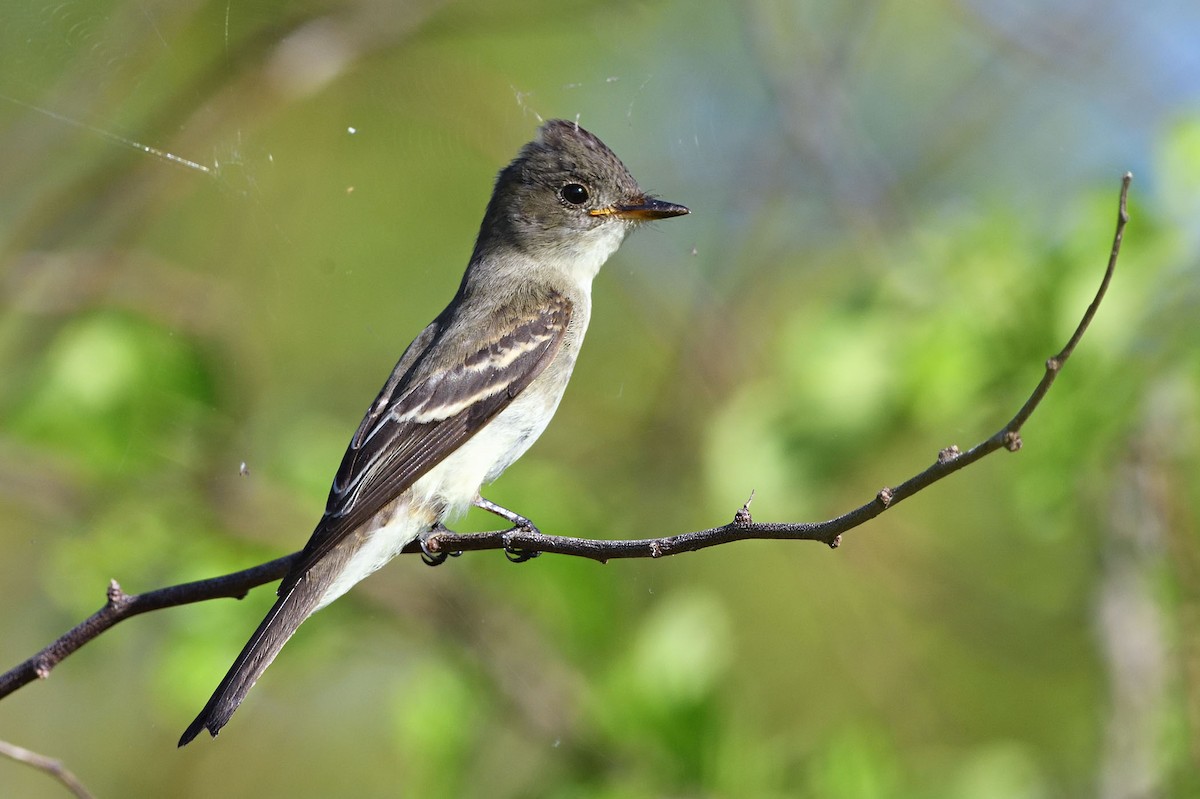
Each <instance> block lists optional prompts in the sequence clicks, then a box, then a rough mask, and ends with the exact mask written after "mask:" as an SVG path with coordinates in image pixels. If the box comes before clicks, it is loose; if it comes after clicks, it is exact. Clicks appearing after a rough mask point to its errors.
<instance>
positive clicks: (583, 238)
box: [179, 119, 690, 746]
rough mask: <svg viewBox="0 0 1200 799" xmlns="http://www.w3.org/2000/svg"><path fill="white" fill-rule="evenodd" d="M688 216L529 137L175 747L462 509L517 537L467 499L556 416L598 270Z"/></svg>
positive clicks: (578, 149) (540, 135)
mask: <svg viewBox="0 0 1200 799" xmlns="http://www.w3.org/2000/svg"><path fill="white" fill-rule="evenodd" d="M688 213H690V211H689V209H688V208H686V207H685V206H682V205H677V204H675V203H671V202H666V201H664V200H661V199H658V198H656V197H654V196H651V195H649V194H647V193H646V192H644V191H643V190H642V189H641V188H640V187H639V185H638V182H637V181H636V180H635V179H634V178H633V176H632V175H631V174H630V173H629V170H628V169H627V168H626V167H625V165H624V164H623V163H622V162H621V160H620V159H619V158H618V157H617V156H616V155H615V154H614V153H613V151H612V150H610V149H609V148H608V147H607V146H606V145H605V144H604V143H603V142H602V141H601V140H600V139H599V138H598V137H596V136H595V135H593V134H592V133H589V132H588V131H587V130H585V129H584V128H582V127H580V126H579V124H578V123H577V122H572V121H568V120H561V119H552V120H549V121H547V122H545V123H544V124H543V125H542V126H541V127H540V128H539V130H538V132H537V136H536V138H534V140H533V141H530V142H529V143H527V144H526V145H524V146H523V147H522V148H521V149H520V151H519V152H518V153H517V156H516V157H515V158H514V159H513V160H512V162H511V163H509V164H508V166H506V167H504V168H503V169H502V170H500V172H499V174H498V175H497V177H496V180H495V185H494V187H493V190H492V195H491V199H490V201H489V202H488V204H487V208H486V210H485V212H484V216H483V222H482V224H481V225H480V228H479V234H478V236H477V238H476V240H475V247H474V250H473V251H472V254H471V258H470V261H469V263H468V265H467V269H466V271H465V273H464V274H463V277H462V280H461V282H460V284H459V287H458V291H457V292H456V293H455V295H454V297H453V299H452V300H451V301H450V303H449V304H448V305H447V306H446V308H445V309H444V310H443V311H442V312H441V313H440V314H438V316H437V317H436V318H435V319H434V320H433V321H432V322H430V323H429V325H428V326H427V327H425V329H424V330H422V331H421V333H420V334H419V335H418V336H417V337H416V339H414V340H413V342H412V343H411V344H409V346H408V348H407V349H406V350H405V351H404V353H403V354H402V355H401V357H400V360H399V361H398V362H397V364H396V366H395V368H394V369H393V370H392V373H391V376H390V377H389V378H388V380H387V382H386V383H385V384H384V386H383V388H382V389H381V390H380V392H379V395H378V396H377V397H376V398H375V401H374V402H372V403H371V405H370V407H369V408H368V409H367V412H366V414H365V415H364V416H363V419H362V422H361V423H360V424H359V426H358V429H357V430H356V431H355V433H354V436H353V437H352V438H351V439H350V444H349V446H348V447H347V449H346V452H345V454H344V455H343V457H342V461H341V464H340V466H339V467H338V470H337V473H336V475H335V476H334V479H333V484H332V485H331V487H330V490H329V497H328V499H327V501H326V506H325V511H324V513H323V514H322V516H321V518H320V520H319V521H318V522H317V525H316V528H315V529H314V530H313V533H312V536H311V537H310V538H309V540H308V543H307V544H306V545H305V547H304V549H303V550H302V551H301V552H300V553H299V556H298V557H297V559H295V560H294V562H293V564H292V565H291V567H290V569H289V571H288V572H287V574H286V575H285V576H284V578H283V580H282V581H281V582H280V584H279V587H278V590H277V599H276V601H275V604H274V605H273V606H272V608H271V610H270V611H269V612H268V613H267V615H266V618H264V619H263V621H262V623H261V624H260V625H259V626H258V628H257V629H256V630H255V631H254V634H253V635H252V636H251V637H250V640H249V641H248V642H247V643H246V645H245V647H244V648H243V649H242V651H241V653H240V654H239V655H238V656H237V658H236V660H234V662H233V665H232V666H231V667H230V669H229V671H228V673H227V674H226V675H225V677H224V678H223V679H222V680H221V682H220V684H219V685H218V686H217V688H216V690H215V691H214V692H213V695H212V697H211V698H210V699H209V700H208V702H207V704H205V706H204V708H203V710H201V711H200V713H199V715H197V716H196V719H195V720H194V721H193V722H192V723H191V725H190V726H188V728H187V730H186V731H185V732H184V733H183V736H182V737H181V738H180V739H179V746H184V745H186V744H187V743H189V742H190V741H192V740H193V739H194V738H195V737H196V736H197V735H198V734H199V733H200V732H201V731H202V730H205V729H207V730H208V732H209V734H210V735H212V736H213V737H216V735H217V733H218V732H219V731H220V730H221V728H222V727H224V726H225V725H226V723H228V722H229V720H230V718H231V717H232V716H233V713H234V711H236V710H237V708H238V706H239V705H240V704H241V703H242V700H243V699H245V697H246V695H247V693H248V692H249V691H250V689H251V688H252V687H253V686H254V684H255V683H256V682H257V681H258V679H259V677H261V676H262V674H263V672H265V671H266V669H267V667H268V666H270V664H271V663H272V662H273V661H274V659H275V657H276V656H277V655H278V654H279V652H280V650H281V649H282V648H283V646H284V644H285V643H287V641H288V639H289V638H291V636H292V635H293V634H294V633H295V632H296V630H297V629H298V628H299V626H300V625H301V624H302V623H303V622H304V621H305V620H306V619H307V618H308V617H309V616H311V615H312V614H313V613H315V612H316V611H318V610H320V609H321V608H323V607H325V606H326V605H328V604H329V603H331V602H333V601H334V600H335V599H337V598H338V597H340V596H342V595H343V594H345V593H346V592H347V591H348V590H350V588H351V587H352V586H354V585H355V584H356V583H358V582H359V581H360V580H362V579H364V578H365V577H367V576H368V575H369V574H371V573H373V572H374V571H376V570H377V569H379V568H380V567H382V566H383V565H384V564H385V563H387V562H388V561H389V560H391V559H392V558H393V557H395V556H396V555H398V554H399V553H400V552H401V550H403V549H404V548H405V547H407V546H408V545H410V544H412V543H414V542H420V543H421V545H422V548H423V549H425V547H424V542H425V540H426V538H427V537H428V536H429V535H431V534H433V533H435V532H437V531H438V530H441V529H446V528H445V527H444V525H445V524H446V523H447V522H452V521H453V519H455V518H457V517H458V516H460V515H461V514H463V513H465V512H466V510H468V509H469V508H470V507H472V506H476V507H480V508H482V509H484V510H487V511H489V512H491V513H494V514H496V515H498V516H500V517H502V518H504V519H506V520H508V521H509V522H510V523H511V524H512V525H513V526H514V529H515V528H518V527H519V528H524V529H531V528H532V522H530V521H529V519H528V518H526V517H524V516H522V515H520V514H517V513H515V512H513V511H511V510H508V509H507V508H504V507H502V506H500V505H497V504H496V503H493V502H490V501H489V500H486V499H484V498H483V497H482V495H481V494H480V489H481V488H482V487H483V486H484V485H487V484H488V483H491V482H492V481H493V480H495V479H496V478H497V477H499V476H500V474H501V473H502V472H503V471H504V470H505V469H506V468H507V467H508V466H510V465H511V464H512V463H513V462H514V461H516V460H517V458H519V457H520V456H521V455H523V454H524V453H525V451H526V450H528V449H529V447H530V446H531V445H532V444H533V442H534V441H535V440H536V439H537V438H538V436H540V435H541V433H542V431H543V430H545V428H546V425H547V424H548V423H549V422H550V419H551V417H552V416H553V415H554V412H555V410H556V409H557V408H558V405H559V401H560V400H561V399H562V396H563V392H564V391H565V389H566V387H567V382H568V380H569V379H570V377H571V372H572V370H573V369H574V367H575V361H576V357H577V356H578V354H579V348H580V345H581V344H582V343H583V338H584V333H585V332H586V330H587V326H588V321H589V319H590V317H591V310H592V308H591V305H592V302H591V290H592V281H593V279H594V278H595V277H596V274H597V273H598V272H599V270H600V267H601V266H602V265H603V264H604V262H605V261H606V260H607V259H608V258H609V256H611V255H612V254H613V253H614V252H615V251H616V250H617V248H618V247H619V246H620V244H621V242H622V241H623V240H624V238H625V236H626V234H627V233H628V232H629V231H630V230H631V229H633V228H634V227H636V226H637V225H639V224H641V223H644V222H648V221H652V220H659V219H667V218H670V217H676V216H681V215H684V214H688ZM426 552H427V554H429V553H428V550H426ZM434 557H435V559H436V557H437V556H434ZM441 557H443V558H444V554H442V555H441Z"/></svg>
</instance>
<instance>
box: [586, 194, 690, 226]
mask: <svg viewBox="0 0 1200 799" xmlns="http://www.w3.org/2000/svg"><path fill="white" fill-rule="evenodd" d="M588 213H590V214H591V215H592V216H615V217H619V218H621V219H630V220H633V221H635V222H646V221H649V220H651V219H667V218H668V217H672V216H683V215H684V214H690V213H691V211H689V210H688V209H687V208H686V207H684V206H682V205H676V204H675V203H669V202H666V201H664V200H656V199H654V198H653V197H643V198H641V201H640V202H637V203H633V204H618V205H610V206H609V207H607V208H596V209H594V210H592V211H589V212H588Z"/></svg>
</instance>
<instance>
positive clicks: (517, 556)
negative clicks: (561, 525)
mask: <svg viewBox="0 0 1200 799" xmlns="http://www.w3.org/2000/svg"><path fill="white" fill-rule="evenodd" d="M475 507H477V508H481V509H483V510H486V511H487V512H488V513H494V514H496V515H497V516H499V517H500V518H501V519H507V520H508V521H509V522H510V523H511V524H512V528H511V529H509V530H506V531H505V535H504V557H506V558H508V559H509V561H510V562H512V563H524V562H525V561H527V560H533V559H534V558H536V557H537V556H538V555H540V554H542V553H540V552H538V551H537V550H528V549H517V548H516V547H514V546H512V545H511V544H510V543H509V534H511V533H532V534H533V535H541V534H542V531H541V530H539V529H538V528H537V525H536V524H534V523H533V522H531V521H530V520H529V519H527V518H526V517H524V516H522V515H521V514H519V513H516V512H514V511H511V510H509V509H508V508H506V507H504V506H502V505H497V504H496V503H495V502H492V501H491V500H490V499H484V498H483V497H481V496H477V497H475Z"/></svg>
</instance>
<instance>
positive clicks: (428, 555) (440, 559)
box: [418, 524, 462, 566]
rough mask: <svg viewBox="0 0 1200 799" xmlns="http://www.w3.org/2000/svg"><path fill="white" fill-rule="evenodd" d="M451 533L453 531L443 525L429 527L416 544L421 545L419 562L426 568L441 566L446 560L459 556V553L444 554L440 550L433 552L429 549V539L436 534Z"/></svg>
mask: <svg viewBox="0 0 1200 799" xmlns="http://www.w3.org/2000/svg"><path fill="white" fill-rule="evenodd" d="M452 532H454V531H453V530H451V529H450V528H448V527H446V526H445V525H444V524H435V525H434V526H433V527H430V528H429V529H428V530H426V531H425V532H424V533H422V534H421V537H420V538H419V539H418V542H419V543H420V544H421V562H422V563H424V564H425V565H426V566H441V565H442V564H443V563H445V562H446V558H457V557H458V556H459V555H461V554H462V553H461V552H444V551H441V550H439V551H437V552H434V551H433V550H432V549H430V548H429V539H430V538H431V537H433V536H435V535H437V534H438V533H452Z"/></svg>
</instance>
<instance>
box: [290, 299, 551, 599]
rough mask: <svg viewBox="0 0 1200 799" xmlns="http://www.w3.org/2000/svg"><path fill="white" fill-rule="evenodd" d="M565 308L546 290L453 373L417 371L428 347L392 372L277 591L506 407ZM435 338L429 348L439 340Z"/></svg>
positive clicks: (546, 349) (546, 358) (535, 368)
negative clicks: (543, 296)
mask: <svg viewBox="0 0 1200 799" xmlns="http://www.w3.org/2000/svg"><path fill="white" fill-rule="evenodd" d="M571 310H572V306H571V302H570V300H568V299H567V298H566V297H563V296H562V295H560V294H557V293H555V294H552V295H551V296H550V297H549V298H548V299H547V301H546V302H544V303H543V304H542V305H541V307H540V308H538V309H537V310H536V312H534V313H529V314H525V315H524V316H518V318H516V319H514V320H513V321H512V322H511V323H510V324H509V325H507V326H505V327H504V328H503V329H501V330H499V331H497V332H496V334H495V335H494V336H492V337H491V339H490V340H489V341H488V342H487V343H486V344H485V345H483V346H482V347H480V348H479V349H477V350H475V351H474V352H471V353H469V354H468V355H467V356H466V357H464V358H462V359H460V361H459V362H458V364H457V365H456V366H454V367H453V368H451V369H446V370H442V371H438V372H434V373H432V374H430V373H428V372H426V371H424V370H422V369H421V361H422V360H423V358H424V357H425V355H426V354H427V352H426V353H422V354H420V355H418V357H417V359H416V361H415V362H414V363H413V364H412V365H411V366H409V367H408V369H407V373H406V374H397V373H393V376H392V379H390V380H389V381H388V383H387V385H385V386H384V389H383V391H382V392H381V393H380V395H379V398H378V399H377V400H376V401H375V403H374V404H372V406H371V409H370V410H369V411H367V414H366V416H365V417H364V418H363V420H362V423H361V424H360V425H359V428H358V431H357V432H356V433H355V434H354V438H353V439H351V441H350V446H349V448H348V449H347V450H346V454H345V455H344V456H343V457H342V465H341V467H340V468H339V469H338V473H337V476H336V477H335V478H334V481H333V486H332V487H331V488H330V490H329V499H328V502H327V504H326V508H325V515H324V516H322V517H321V521H320V522H318V524H317V528H316V530H314V531H313V534H312V538H310V539H309V541H308V544H307V545H306V546H305V547H304V551H303V553H302V556H301V558H300V560H299V561H298V562H297V563H296V564H295V565H294V566H293V567H292V570H291V571H290V572H289V573H288V575H287V577H285V578H284V580H283V582H282V583H281V584H280V586H279V593H280V594H283V593H285V592H286V591H288V590H289V589H290V588H291V587H292V586H294V585H295V583H296V582H297V581H298V580H299V579H300V578H301V577H302V576H303V575H304V574H305V573H306V572H307V571H308V570H309V569H310V568H311V567H312V565H313V564H314V563H316V562H317V561H318V560H320V559H321V557H323V556H324V555H326V554H327V553H328V552H329V551H330V550H331V549H333V548H334V547H335V546H336V545H337V544H338V543H339V542H340V541H342V540H343V539H344V538H345V537H346V536H348V535H349V534H350V533H352V532H353V531H354V530H356V529H358V528H359V527H360V526H362V525H363V524H364V523H366V522H367V521H368V520H369V519H370V518H371V517H372V516H374V515H375V514H376V513H378V512H379V511H380V510H382V509H383V508H384V507H385V506H386V505H387V504H388V503H389V502H391V501H392V500H393V499H395V498H396V497H397V496H398V495H399V494H400V493H401V492H403V491H405V490H406V489H408V488H409V487H410V486H412V484H413V483H415V482H416V481H417V480H419V479H420V478H421V477H422V476H423V475H424V474H425V473H426V472H428V471H429V470H430V469H432V468H433V467H434V466H436V465H437V464H438V463H440V462H441V461H442V460H443V459H445V458H446V456H448V455H449V454H450V453H452V452H454V451H455V450H456V449H458V448H459V447H460V446H462V444H463V443H464V442H466V441H467V439H469V438H470V437H471V436H473V435H474V434H475V433H477V432H479V431H480V430H481V429H482V428H483V427H484V426H485V425H486V424H487V423H488V422H490V421H491V420H492V419H493V418H495V417H496V415H497V414H499V413H500V412H501V411H502V410H504V409H505V408H506V407H508V405H509V403H511V402H512V401H513V399H514V398H516V396H517V395H518V394H520V393H521V392H522V391H524V390H525V388H527V387H528V386H529V384H530V383H532V382H533V380H534V379H535V378H536V377H537V376H538V375H539V374H541V373H542V371H543V370H544V369H545V368H546V366H547V364H549V363H550V361H551V360H553V359H554V356H555V354H557V352H558V350H559V348H560V347H561V346H562V342H563V337H564V335H565V333H566V330H567V324H568V323H569V322H570V319H571ZM437 335H438V334H437V333H435V334H434V338H433V341H432V342H431V343H430V344H429V345H428V348H429V349H432V348H436V347H437V346H438V339H437ZM418 343H419V340H418ZM407 360H408V358H407V357H405V358H402V359H401V361H400V363H399V364H398V365H397V367H396V372H400V371H401V370H402V369H403V368H404V367H405V365H406V364H405V361H407ZM413 375H420V376H419V377H413Z"/></svg>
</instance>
